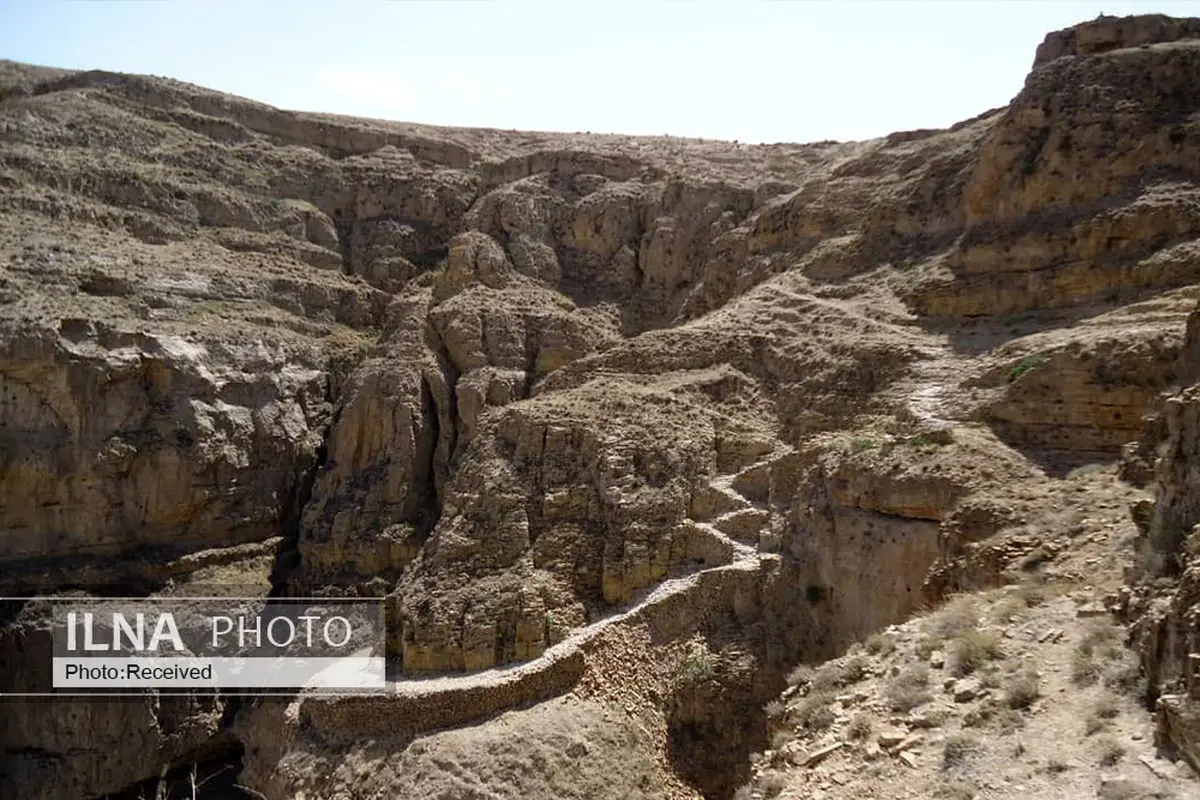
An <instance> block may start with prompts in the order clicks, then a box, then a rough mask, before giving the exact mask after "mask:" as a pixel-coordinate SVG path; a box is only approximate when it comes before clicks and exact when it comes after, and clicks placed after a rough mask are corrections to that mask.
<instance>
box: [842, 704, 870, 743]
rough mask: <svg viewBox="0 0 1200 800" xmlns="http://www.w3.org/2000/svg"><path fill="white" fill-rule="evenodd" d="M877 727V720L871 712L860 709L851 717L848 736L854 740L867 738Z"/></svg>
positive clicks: (847, 727) (847, 731)
mask: <svg viewBox="0 0 1200 800" xmlns="http://www.w3.org/2000/svg"><path fill="white" fill-rule="evenodd" d="M874 728H875V720H874V719H873V718H872V717H871V715H870V714H867V713H865V712H862V711H860V712H859V713H857V714H855V715H854V716H853V717H851V719H850V723H849V724H848V725H847V726H846V738H848V739H852V740H861V739H866V738H867V737H868V736H870V735H871V731H872V730H874Z"/></svg>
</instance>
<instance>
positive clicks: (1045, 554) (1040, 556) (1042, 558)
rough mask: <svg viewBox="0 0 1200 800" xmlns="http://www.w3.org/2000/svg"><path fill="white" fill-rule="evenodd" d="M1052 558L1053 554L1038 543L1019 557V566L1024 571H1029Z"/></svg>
mask: <svg viewBox="0 0 1200 800" xmlns="http://www.w3.org/2000/svg"><path fill="white" fill-rule="evenodd" d="M1053 560H1054V554H1053V553H1051V552H1050V551H1049V550H1048V549H1046V547H1045V546H1043V545H1038V546H1037V547H1035V548H1033V549H1032V550H1030V551H1029V552H1028V553H1026V554H1025V555H1024V556H1023V557H1022V558H1021V565H1020V566H1021V569H1022V570H1023V571H1024V572H1030V571H1032V570H1035V569H1037V568H1038V567H1040V566H1041V565H1042V564H1045V563H1046V562H1047V561H1053Z"/></svg>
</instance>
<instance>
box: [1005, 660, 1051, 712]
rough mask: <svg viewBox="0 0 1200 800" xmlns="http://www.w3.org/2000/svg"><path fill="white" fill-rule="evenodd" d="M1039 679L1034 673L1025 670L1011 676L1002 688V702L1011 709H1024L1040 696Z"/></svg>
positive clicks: (1030, 670)
mask: <svg viewBox="0 0 1200 800" xmlns="http://www.w3.org/2000/svg"><path fill="white" fill-rule="evenodd" d="M1041 693H1042V692H1041V679H1040V678H1039V676H1038V674H1037V672H1036V671H1034V670H1032V669H1025V670H1022V671H1021V672H1019V673H1017V674H1015V675H1013V676H1011V677H1010V678H1009V679H1008V682H1007V683H1006V684H1005V686H1004V702H1005V704H1006V705H1007V706H1008V707H1009V708H1012V709H1018V710H1020V709H1025V708H1029V707H1030V706H1031V705H1033V702H1034V701H1035V700H1037V699H1038V697H1039V696H1041Z"/></svg>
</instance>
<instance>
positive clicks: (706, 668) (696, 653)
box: [677, 647, 717, 684]
mask: <svg viewBox="0 0 1200 800" xmlns="http://www.w3.org/2000/svg"><path fill="white" fill-rule="evenodd" d="M677 676H678V678H679V680H680V682H682V683H691V684H696V683H707V682H708V681H711V680H712V679H713V678H715V677H716V676H717V658H716V656H715V655H713V654H712V652H710V651H709V650H707V649H705V648H702V647H697V648H695V649H693V650H691V651H690V652H689V653H688V654H687V655H686V656H684V658H683V661H682V662H680V664H679V671H678V673H677Z"/></svg>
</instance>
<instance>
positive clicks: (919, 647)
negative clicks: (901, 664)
mask: <svg viewBox="0 0 1200 800" xmlns="http://www.w3.org/2000/svg"><path fill="white" fill-rule="evenodd" d="M939 644H941V641H940V640H939V639H935V638H933V637H932V636H922V637H921V638H920V639H917V644H916V646H915V647H914V648H913V650H914V652H915V653H916V654H917V658H919V659H921V660H923V661H928V660H929V657H930V656H931V655H933V651H934V650H937V649H938V645H939Z"/></svg>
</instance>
